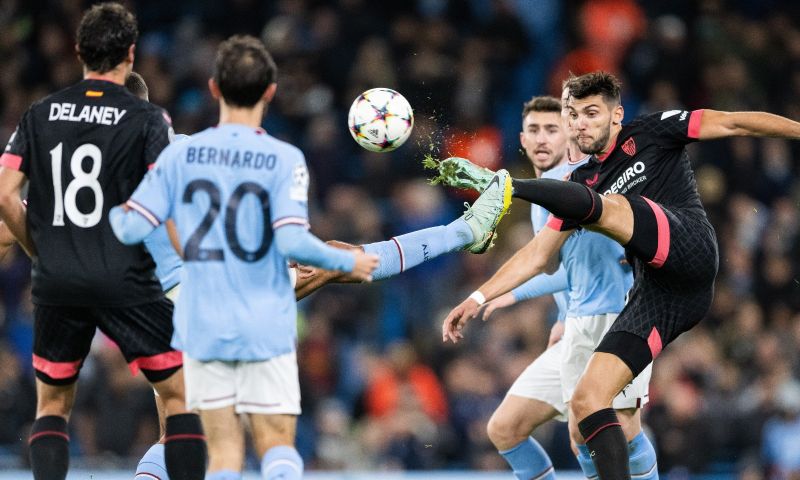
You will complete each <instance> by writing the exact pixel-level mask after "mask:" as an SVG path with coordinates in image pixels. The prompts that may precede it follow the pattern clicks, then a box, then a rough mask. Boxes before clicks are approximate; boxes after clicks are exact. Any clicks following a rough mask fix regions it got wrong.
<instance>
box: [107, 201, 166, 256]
mask: <svg viewBox="0 0 800 480" xmlns="http://www.w3.org/2000/svg"><path fill="white" fill-rule="evenodd" d="M137 207H139V208H142V209H143V208H144V207H141V206H140V205H138V204H135V203H131V201H130V200H128V201H127V202H126V203H123V204H122V205H117V206H116V207H113V208H112V209H111V210H110V211H109V212H108V220H109V222H110V223H111V230H112V231H113V232H114V235H116V237H117V238H118V239H119V241H120V242H122V243H124V244H125V245H136V244H137V243H141V242H143V241H144V239H145V238H146V237H147V236H148V235H150V234H151V233H153V230H155V229H156V227H158V225H160V221H159V220H157V219H156V217H154V216H153V217H152V218H148V216H149V215H148V213H149V212H146V213H143V212H142V211H141V210H140V209H139V208H137Z"/></svg>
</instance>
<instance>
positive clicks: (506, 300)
mask: <svg viewBox="0 0 800 480" xmlns="http://www.w3.org/2000/svg"><path fill="white" fill-rule="evenodd" d="M515 303H517V299H516V298H514V294H513V293H511V292H507V293H504V294H503V295H500V296H499V297H497V298H495V299H494V300H492V301H491V302H489V303H487V304H486V308H484V309H483V321H484V322H485V321H486V320H489V315H491V314H492V312H494V311H495V310H497V309H500V308H505V307H508V306H510V305H514V304H515Z"/></svg>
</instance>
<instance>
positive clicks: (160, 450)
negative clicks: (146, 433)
mask: <svg viewBox="0 0 800 480" xmlns="http://www.w3.org/2000/svg"><path fill="white" fill-rule="evenodd" d="M133 478H134V480H153V479H160V480H169V475H167V463H166V462H165V461H164V444H163V443H156V444H155V445H153V446H152V447H150V449H149V450H147V452H145V454H144V456H143V457H142V459H141V460H139V465H137V466H136V475H135V476H134V477H133Z"/></svg>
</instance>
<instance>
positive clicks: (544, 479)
mask: <svg viewBox="0 0 800 480" xmlns="http://www.w3.org/2000/svg"><path fill="white" fill-rule="evenodd" d="M500 455H502V456H503V458H505V459H506V462H508V464H509V465H511V469H512V470H514V476H515V477H517V478H518V479H524V480H555V478H556V474H555V471H554V470H553V462H551V461H550V457H549V456H548V455H547V452H545V451H544V448H542V446H541V445H539V442H537V441H536V440H534V439H533V438H532V437H528V438H527V439H526V440H525V441H524V442H522V443H520V444H519V445H517V446H515V447H511V448H509V449H508V450H503V451H501V452H500Z"/></svg>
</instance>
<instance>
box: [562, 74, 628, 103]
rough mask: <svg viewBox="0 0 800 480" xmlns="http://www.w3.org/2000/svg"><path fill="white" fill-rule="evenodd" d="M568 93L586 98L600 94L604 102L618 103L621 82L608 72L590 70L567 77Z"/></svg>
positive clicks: (579, 97)
mask: <svg viewBox="0 0 800 480" xmlns="http://www.w3.org/2000/svg"><path fill="white" fill-rule="evenodd" d="M567 87H568V88H569V94H570V96H571V97H573V98H578V99H582V98H586V97H591V96H592V95H601V96H602V97H603V100H605V102H606V103H610V104H614V105H619V103H620V90H621V89H622V84H621V83H620V81H619V80H617V77H615V76H614V75H611V74H610V73H608V72H602V71H600V72H591V73H587V74H584V75H581V76H578V77H574V78H571V79H569V81H568V82H567Z"/></svg>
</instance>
